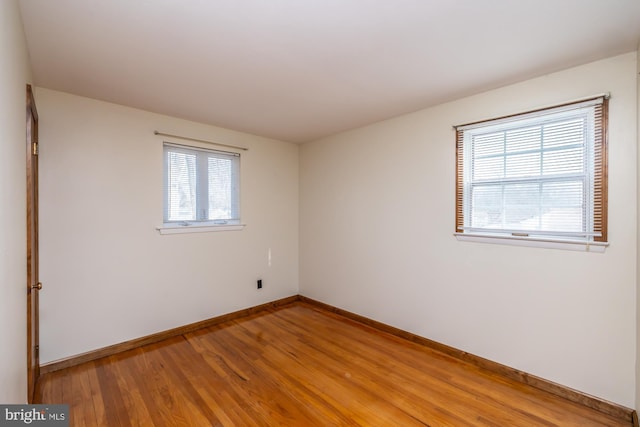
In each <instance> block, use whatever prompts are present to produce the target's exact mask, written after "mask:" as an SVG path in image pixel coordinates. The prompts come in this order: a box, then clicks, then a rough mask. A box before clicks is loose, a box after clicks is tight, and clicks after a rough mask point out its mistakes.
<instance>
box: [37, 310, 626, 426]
mask: <svg viewBox="0 0 640 427" xmlns="http://www.w3.org/2000/svg"><path fill="white" fill-rule="evenodd" d="M36 403H68V404H69V405H70V412H71V424H70V425H71V426H85V425H86V426H138V425H140V426H145V425H156V426H164V425H178V426H210V425H211V426H276V425H280V426H456V427H457V426H630V425H631V423H625V422H624V421H623V420H620V419H617V418H613V417H610V416H608V415H605V414H602V413H600V412H597V411H595V410H592V409H589V408H586V407H584V406H581V405H578V404H575V403H572V402H569V401H567V400H564V399H562V398H559V397H556V396H553V395H551V394H548V393H546V392H543V391H540V390H537V389H535V388H532V387H529V386H527V385H524V384H522V383H518V382H515V381H511V380H508V379H505V378H503V377H500V376H498V375H496V374H492V373H490V372H487V371H484V370H482V369H480V368H478V367H475V366H473V365H470V364H468V363H466V362H463V361H461V360H458V359H455V358H452V357H450V356H447V355H445V354H443V353H439V352H437V351H434V350H431V349H429V348H426V347H424V346H421V345H418V344H415V343H412V342H409V341H407V340H403V339H401V338H398V337H396V336H393V335H390V334H387V333H384V332H380V331H378V330H376V329H373V328H370V327H368V326H366V325H363V324H361V323H358V322H355V321H353V320H350V319H347V318H345V317H341V316H339V315H337V314H334V313H331V312H329V311H326V310H323V309H321V308H319V307H316V306H312V305H309V304H307V303H304V302H295V303H293V304H290V305H287V306H284V307H281V308H276V309H268V310H266V311H264V312H261V313H257V314H254V315H251V316H248V317H246V318H243V319H238V320H233V321H229V322H225V323H221V324H219V325H216V326H212V327H209V328H205V329H201V330H198V331H195V332H190V333H188V334H185V335H182V336H178V337H174V338H170V339H167V340H165V341H162V342H159V343H155V344H149V345H146V346H144V347H141V348H138V349H134V350H129V351H126V352H124V353H121V354H118V355H114V356H109V357H107V358H104V359H99V360H95V361H91V362H87V363H84V364H81V365H78V366H74V367H71V368H67V369H64V370H61V371H55V372H51V373H48V374H46V375H44V376H43V377H42V378H41V379H40V381H39V383H38V387H37V397H36Z"/></svg>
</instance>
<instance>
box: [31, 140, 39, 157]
mask: <svg viewBox="0 0 640 427" xmlns="http://www.w3.org/2000/svg"><path fill="white" fill-rule="evenodd" d="M31 149H32V152H33V155H34V156H37V155H38V143H37V142H32V143H31Z"/></svg>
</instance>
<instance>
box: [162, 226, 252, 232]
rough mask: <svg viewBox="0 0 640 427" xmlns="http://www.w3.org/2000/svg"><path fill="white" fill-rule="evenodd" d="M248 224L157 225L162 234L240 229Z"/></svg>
mask: <svg viewBox="0 0 640 427" xmlns="http://www.w3.org/2000/svg"><path fill="white" fill-rule="evenodd" d="M245 226H246V224H203V225H181V224H163V225H161V226H159V227H156V230H158V231H159V232H160V234H184V233H210V232H213V231H239V230H242V229H243V228H244V227H245Z"/></svg>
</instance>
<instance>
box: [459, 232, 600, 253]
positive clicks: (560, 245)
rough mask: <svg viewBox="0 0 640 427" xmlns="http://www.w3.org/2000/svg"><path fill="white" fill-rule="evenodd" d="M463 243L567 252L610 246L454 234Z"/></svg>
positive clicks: (526, 238) (569, 241)
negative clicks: (562, 250)
mask: <svg viewBox="0 0 640 427" xmlns="http://www.w3.org/2000/svg"><path fill="white" fill-rule="evenodd" d="M453 235H454V236H456V239H458V240H459V241H462V242H476V243H490V244H496V245H510V246H528V247H532V248H547V249H564V250H567V251H580V252H599V253H602V252H604V250H605V249H606V247H607V246H609V243H608V242H581V241H576V240H555V239H542V238H535V237H517V236H512V237H509V236H487V235H484V234H473V233H454V234H453Z"/></svg>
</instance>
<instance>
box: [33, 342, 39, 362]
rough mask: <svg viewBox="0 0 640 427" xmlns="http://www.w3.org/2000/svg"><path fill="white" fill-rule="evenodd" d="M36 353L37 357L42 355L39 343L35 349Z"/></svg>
mask: <svg viewBox="0 0 640 427" xmlns="http://www.w3.org/2000/svg"><path fill="white" fill-rule="evenodd" d="M34 350H35V353H36V359H37V358H39V357H40V346H39V345H37V346H36V348H35V349H34Z"/></svg>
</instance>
